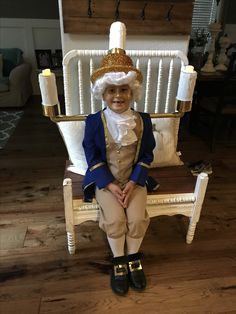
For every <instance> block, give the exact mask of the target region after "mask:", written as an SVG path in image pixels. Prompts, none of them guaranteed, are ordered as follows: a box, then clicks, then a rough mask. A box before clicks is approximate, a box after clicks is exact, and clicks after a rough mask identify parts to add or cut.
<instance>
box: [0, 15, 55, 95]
mask: <svg viewBox="0 0 236 314" xmlns="http://www.w3.org/2000/svg"><path fill="white" fill-rule="evenodd" d="M0 47H1V48H15V47H17V48H20V49H21V50H22V51H23V52H24V59H25V60H26V61H27V62H30V63H31V65H32V68H33V70H32V84H33V93H34V94H40V91H39V87H38V72H37V63H36V58H35V53H34V51H35V49H51V50H52V51H54V50H55V49H61V37H60V23H59V20H47V19H9V18H1V19H0Z"/></svg>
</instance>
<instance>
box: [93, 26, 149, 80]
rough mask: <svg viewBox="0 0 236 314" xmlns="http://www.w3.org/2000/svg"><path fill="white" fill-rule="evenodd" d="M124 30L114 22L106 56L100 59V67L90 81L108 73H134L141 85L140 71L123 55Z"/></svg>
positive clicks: (141, 76) (123, 27)
mask: <svg viewBox="0 0 236 314" xmlns="http://www.w3.org/2000/svg"><path fill="white" fill-rule="evenodd" d="M125 37H126V28H125V25H124V24H123V23H121V22H114V23H113V24H112V25H111V28H110V41H109V51H108V54H107V55H106V56H105V57H104V58H103V59H102V61H101V64H100V67H99V68H98V69H96V70H95V71H94V72H93V73H92V75H91V81H92V83H93V84H94V83H95V81H96V80H97V79H99V78H101V77H102V76H103V75H104V74H105V73H109V72H125V73H128V72H130V71H134V72H136V74H137V76H136V79H137V80H138V81H139V82H140V83H142V81H143V75H142V73H141V71H140V70H139V69H137V68H135V67H134V65H133V61H132V59H131V58H130V57H129V56H128V55H127V54H126V53H125V50H124V45H125Z"/></svg>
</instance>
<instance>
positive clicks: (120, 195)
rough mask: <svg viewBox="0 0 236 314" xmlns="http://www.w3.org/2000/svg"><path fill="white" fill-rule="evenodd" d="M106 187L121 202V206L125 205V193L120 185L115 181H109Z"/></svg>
mask: <svg viewBox="0 0 236 314" xmlns="http://www.w3.org/2000/svg"><path fill="white" fill-rule="evenodd" d="M106 188H107V189H108V190H109V191H110V192H111V193H112V194H113V195H114V196H115V197H116V198H117V200H118V202H119V203H120V204H121V206H123V207H124V202H123V200H124V198H125V195H124V194H123V192H122V190H121V188H120V187H119V185H117V184H115V183H109V184H108V185H107V187H106Z"/></svg>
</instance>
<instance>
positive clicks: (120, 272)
mask: <svg viewBox="0 0 236 314" xmlns="http://www.w3.org/2000/svg"><path fill="white" fill-rule="evenodd" d="M127 273H128V271H127V265H126V264H124V265H122V264H118V265H114V274H115V276H124V275H127Z"/></svg>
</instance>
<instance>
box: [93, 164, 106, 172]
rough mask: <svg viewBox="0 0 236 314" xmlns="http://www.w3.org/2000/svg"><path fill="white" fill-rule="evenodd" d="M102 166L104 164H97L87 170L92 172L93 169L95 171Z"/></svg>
mask: <svg viewBox="0 0 236 314" xmlns="http://www.w3.org/2000/svg"><path fill="white" fill-rule="evenodd" d="M103 165H105V162H99V163H98V164H96V165H94V166H92V167H90V168H89V171H93V170H95V169H97V168H99V167H101V166H103Z"/></svg>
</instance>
